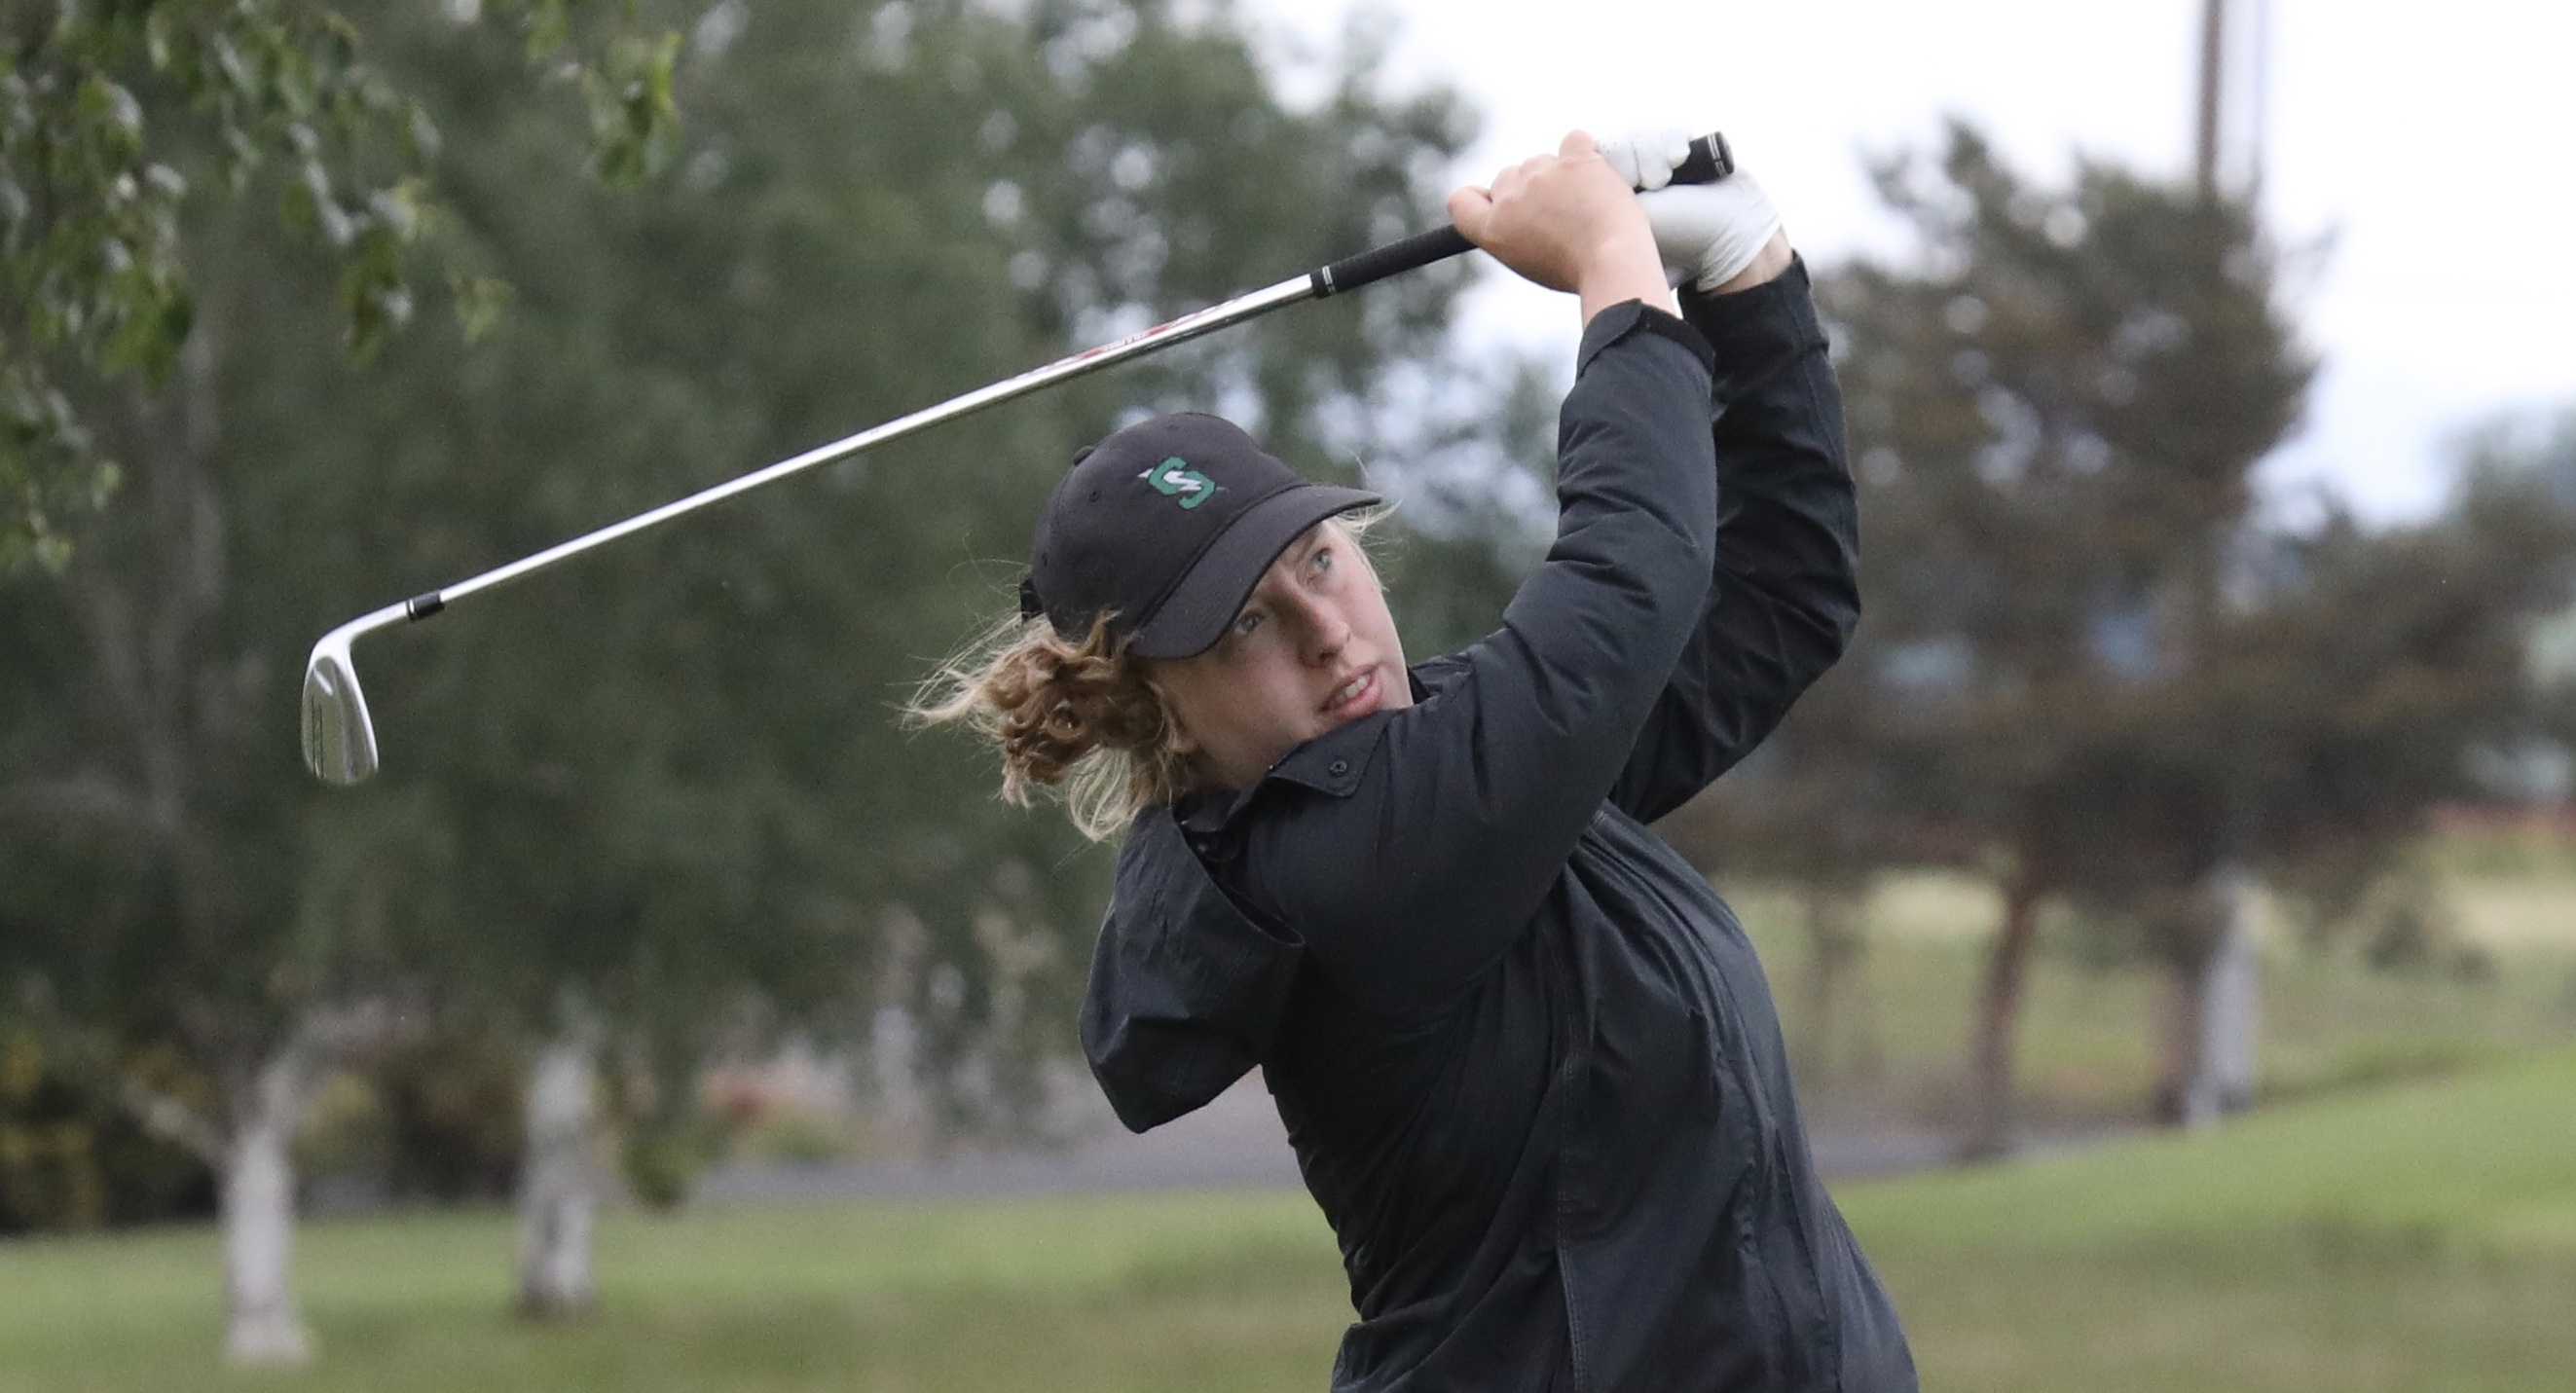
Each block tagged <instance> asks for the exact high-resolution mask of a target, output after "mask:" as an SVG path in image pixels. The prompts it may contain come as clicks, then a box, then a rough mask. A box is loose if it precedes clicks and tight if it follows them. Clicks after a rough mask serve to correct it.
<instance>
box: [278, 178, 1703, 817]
mask: <svg viewBox="0 0 2576 1393" xmlns="http://www.w3.org/2000/svg"><path fill="white" fill-rule="evenodd" d="M1734 169H1735V161H1734V158H1733V155H1732V153H1731V152H1730V151H1729V150H1728V149H1727V145H1726V140H1725V137H1723V136H1721V135H1718V134H1715V133H1711V134H1708V135H1704V136H1701V137H1699V138H1697V139H1695V140H1693V141H1692V142H1691V152H1690V157H1689V159H1688V160H1686V161H1685V162H1684V163H1683V164H1682V165H1681V167H1680V168H1678V169H1676V170H1675V171H1674V172H1673V182H1674V183H1677V184H1706V183H1714V182H1715V181H1717V180H1719V179H1723V178H1725V177H1726V176H1727V175H1728V174H1731V173H1733V172H1734ZM1471 246H1472V244H1471V243H1470V242H1468V240H1467V238H1466V236H1465V234H1463V233H1461V232H1459V231H1458V230H1457V229H1456V228H1454V227H1442V228H1437V229H1434V230H1432V231H1429V232H1422V233H1416V234H1415V235H1413V236H1411V237H1406V238H1402V239H1400V240H1397V241H1393V242H1389V243H1387V244H1385V245H1383V246H1379V247H1373V248H1371V249H1369V250H1367V251H1364V252H1361V253H1359V254H1358V255H1356V256H1350V257H1345V258H1343V259H1342V260H1340V261H1336V262H1332V263H1331V264H1329V265H1325V266H1319V267H1316V268H1315V269H1314V270H1312V271H1309V272H1307V273H1306V274H1304V275H1302V276H1298V277H1295V278H1293V279H1290V280H1284V281H1281V282H1279V283H1278V284H1277V285H1273V286H1270V287H1268V288H1266V289H1262V290H1256V291H1253V292H1251V293H1250V294H1246V295H1240V296H1237V297H1235V298H1234V299H1231V300H1228V301H1225V302H1224V303H1222V304H1218V305H1212V306H1210V307H1208V308H1206V309H1203V310H1197V311H1194V312H1192V313H1190V314H1185V315H1183V316H1181V317H1180V318H1178V319H1175V320H1171V321H1169V322H1167V323H1163V324H1157V325H1155V326H1154V327H1152V328H1150V329H1145V330H1142V331H1139V332H1137V333H1134V334H1130V335H1128V336H1127V337H1125V338H1123V339H1118V340H1115V341H1114V342H1111V343H1106V344H1102V345H1100V346H1098V347H1094V348H1086V349H1084V350H1082V351H1081V352H1079V353H1075V354H1073V355H1071V356H1070V357H1066V358H1060V359H1057V360H1056V361H1055V362H1052V363H1049V364H1047V365H1046V366H1045V367H1041V368H1034V369H1031V370H1030V371H1028V372H1024V373H1021V374H1020V375H1019V376H1017V377H1013V378H1009V379H1006V380H1004V381H1001V382H996V383H992V384H991V385H989V386H984V387H979V388H977V389H975V390H974V391H971V392H968V393H965V394H964V395H962V396H956V397H951V398H949V399H948V400H947V401H944V402H941V403H939V404H938V405H936V406H932V407H927V408H925V409H923V410H920V411H916V412H914V413H912V414H911V415H909V416H905V417H902V418H900V419H897V420H893V421H888V422H886V423H885V424H884V425H880V426H874V427H871V428H869V429H867V430H863V431H861V432H859V433H858V434H856V435H852V436H846V437H844V438H842V439H840V440H835V441H833V442H832V443H830V444H828V445H819V446H816V447H815V448H813V449H811V450H807V451H806V452H804V453H803V454H800V455H796V456H794V457H793V458H789V459H783V460H780V461H779V462H778V463H776V464H773V465H770V466H768V467H767V468H765V469H758V470H754V471H752V472H751V473H748V474H743V475H739V476H737V477H735V478H733V479H730V480H727V481H726V482H724V483H721V484H717V485H715V486H713V487H711V488H707V489H704V490H701V491H699V492H697V493H693V494H690V495H689V496H688V497H686V498H682V499H679V500H677V501H675V502H671V503H665V504H663V505H662V506H661V507H658V508H655V509H653V510H651V511H649V512H644V513H638V514H636V515H635V516H634V517H631V518H628V519H626V520H625V521H623V522H618V523H612V524H610V525H609V526H606V527H602V528H599V529H598V530H596V531H593V532H587V533H584V534H582V535H581V536H578V537H575V538H573V539H572V540H570V541H567V542H560V543H557V544H556V545H554V546H551V547H548V548H546V549H545V550H544V551H541V552H537V553H535V554H534V555H531V556H526V557H522V558H520V559H519V560H517V561H513V562H511V563H509V564H508V565H506V566H501V567H498V568H496V569H493V570H489V571H485V572H484V573H483V574H481V575H479V576H475V577H473V578H472V579H469V580H462V581H458V582H457V583H456V584H454V585H450V586H447V587H446V588H444V589H440V590H432V591H430V592H428V593H427V594H423V595H417V596H414V597H412V598H411V599H408V600H404V601H402V602H400V603H399V604H392V605H387V606H385V607H384V608H383V609H380V610H377V611H375V612H374V613H372V614H367V615H362V616H360V617H359V618H356V619H352V620H350V621H349V622H348V623H346V624H343V625H341V626H340V627H338V628H336V629H333V630H332V631H331V632H329V633H327V634H325V635H323V636H322V641H321V642H319V643H316V644H314V645H313V655H312V657H311V658H309V659H308V660H306V662H305V665H304V699H303V729H304V763H305V766H306V767H307V768H309V769H311V770H312V771H313V773H314V774H315V776H317V777H319V778H320V779H322V780H323V781H324V782H326V783H331V784H338V785H342V786H346V785H350V784H354V783H357V782H359V781H361V780H363V779H365V778H366V777H367V776H369V775H371V774H373V773H375V772H376V764H377V759H376V728H375V722H374V721H373V720H372V719H370V718H369V716H368V714H367V696H366V692H365V690H364V689H363V688H361V687H360V686H359V685H358V670H357V668H356V666H355V665H354V663H353V661H352V659H351V656H350V651H349V650H350V647H351V645H353V644H355V643H356V642H357V641H358V640H359V639H360V638H363V637H365V636H366V635H368V634H371V633H374V632H375V631H376V630H378V629H384V628H390V627H392V626H393V625H396V624H402V623H410V622H415V621H418V620H422V619H427V618H429V617H430V616H431V615H433V614H436V613H438V612H439V611H440V610H443V609H445V608H447V607H448V606H449V605H451V604H454V603H455V602H457V601H458V600H461V599H464V598H465V597H466V596H468V595H471V594H474V593H475V592H476V591H480V590H490V589H492V588H494V587H496V586H499V585H502V584H504V583H506V582H509V581H513V580H517V579H519V578H520V577H522V576H525V575H530V574H533V573H534V572H537V571H541V570H544V569H545V568H546V567H548V566H551V565H554V564H555V563H556V562H558V561H563V560H567V559H569V558H571V557H574V556H578V555H580V554H581V553H583V552H585V551H589V550H590V549H591V548H593V547H597V546H604V545H606V544H607V543H609V542H613V541H616V540H617V539H618V538H620V537H624V536H627V535H629V534H632V533H636V532H641V531H643V530H645V529H646V528H648V527H655V526H659V525H660V524H662V523H665V522H669V521H671V520H673V519H675V518H679V517H684V516H686V515H688V514H690V513H694V512H696V511H697V510H699V509H700V508H704V507H706V506H708V505H709V504H712V503H719V502H722V501H723V500H725V499H728V498H731V497H733V496H734V495H735V494H738V493H748V492H750V491H751V490H753V489H756V488H759V487H760V486H761V485H763V484H766V483H770V482H772V481H775V480H778V479H783V478H785V477H787V476H788V475H790V474H795V473H798V472H800V471H803V470H807V469H811V468H813V467H814V466H816V465H820V464H828V463H831V462H832V461H834V460H839V459H846V458H848V457H849V456H852V455H855V454H858V453H859V452H861V451H863V450H867V449H870V448H872V447H874V446H878V445H882V444H885V443H886V442H887V441H890V440H899V439H902V438H903V437H904V436H907V435H911V434H913V433H914V432H916V431H920V430H924V429H926V428H928V427H931V426H935V425H938V424H939V423H940V422H942V421H953V420H955V419H957V418H958V417H961V416H965V415H968V414H969V413H972V412H976V411H980V410H982V409H984V408H985V407H988V406H992V405H995V404H997V403H1000V402H1006V401H1009V400H1011V399H1012V398H1014V397H1021V396H1026V395H1028V394H1029V393H1031V392H1034V391H1037V390H1038V389H1039V388H1041V387H1048V386H1052V385H1054V384H1055V383H1058V382H1062V381H1065V380H1066V379H1068V378H1073V377H1078V376H1081V375H1082V374H1084V373H1088V372H1096V371H1098V370H1099V369H1101V368H1105V367H1108V366H1110V365H1111V364H1114V363H1123V362H1126V361H1127V360H1129V359H1131V358H1139V357H1142V356H1144V355H1145V354H1148V353H1152V352H1154V351H1156V350H1157V349H1162V348H1168V347H1170V346H1171V345H1173V344H1176V343H1182V342H1186V341H1187V340H1190V339H1194V338H1197V337H1199V336H1200V335H1202V334H1208V333H1213V332H1215V331H1216V330H1218V329H1223V328H1225V327H1227V326H1229V325H1233V324H1239V323H1241V322H1243V321H1244V320H1247V319H1251V318H1253V317H1254V316H1256V315H1261V314H1266V313H1268V312H1269V311H1271V310H1275V309H1278V308H1279V307H1280V306H1282V305H1291V304H1295V303H1297V302H1298V301H1301V300H1320V299H1323V298H1324V297H1326V296H1329V295H1335V294H1339V293H1341V292H1344V291H1350V290H1357V289H1359V288H1360V287H1362V286H1364V285H1368V284H1370V283H1371V282H1373V281H1380V280H1384V279H1386V278H1387V277H1389V276H1397V275H1402V274H1403V273H1405V272H1407V271H1411V270H1415V269H1418V268H1420V267H1423V266H1428V265H1430V264H1432V263H1433V262H1435V261H1444V260H1447V259H1448V258H1450V257H1453V256H1456V255H1458V254H1459V253H1461V252H1464V251H1467V250H1469V249H1470V248H1471Z"/></svg>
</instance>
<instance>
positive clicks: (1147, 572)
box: [1020, 411, 1379, 658]
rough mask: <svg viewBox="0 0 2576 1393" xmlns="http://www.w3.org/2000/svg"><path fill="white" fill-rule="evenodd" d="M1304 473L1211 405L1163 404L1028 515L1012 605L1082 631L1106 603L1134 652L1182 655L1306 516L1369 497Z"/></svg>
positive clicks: (1311, 521) (1092, 453) (1213, 627)
mask: <svg viewBox="0 0 2576 1393" xmlns="http://www.w3.org/2000/svg"><path fill="white" fill-rule="evenodd" d="M1378 501H1379V498H1378V496H1377V495H1376V494H1374V493H1370V492H1368V491H1367V490H1365V489H1352V488H1338V487H1335V486H1333V485H1330V484H1314V483H1308V482H1307V481H1306V480H1304V479H1302V478H1300V477H1298V474H1297V471H1296V470H1293V469H1291V468H1289V467H1288V466H1287V465H1285V464H1282V463H1280V462H1279V461H1278V460H1277V459H1276V458H1273V457H1272V456H1271V455H1270V454H1268V453H1267V452H1265V451H1264V450H1263V449H1262V448H1261V446H1260V445H1259V444H1258V443H1257V442H1255V441H1254V440H1253V438H1252V437H1251V436H1249V435H1246V434H1244V432H1243V429H1242V428H1241V427H1239V426H1237V425H1235V424H1234V423H1233V422H1231V421H1228V420H1225V419H1223V418H1222V417H1217V416H1209V415H1205V414H1203V413H1200V412H1195V411H1183V412H1174V413H1171V414H1169V415H1163V416H1156V417H1153V418H1151V419H1148V420H1144V421H1139V422H1137V423H1136V424H1134V425H1132V426H1128V427H1126V428H1125V429H1123V430H1119V431H1114V432H1112V433H1111V434H1110V435H1109V436H1108V437H1107V438H1105V439H1103V440H1102V441H1101V442H1100V443H1099V444H1097V445H1093V446H1091V447H1089V448H1087V449H1085V450H1083V451H1082V452H1081V453H1079V454H1077V455H1075V456H1074V463H1073V468H1072V469H1071V470H1070V471H1068V472H1067V473H1066V474H1065V476H1064V478H1063V479H1062V480H1060V481H1059V482H1058V483H1057V484H1056V486H1055V493H1054V495H1053V496H1052V497H1050V498H1048V499H1047V506H1046V511H1045V512H1044V513H1042V514H1040V515H1039V517H1038V529H1037V537H1036V540H1035V541H1034V542H1033V543H1032V544H1031V546H1030V548H1029V574H1028V578H1027V579H1026V580H1023V581H1021V582H1020V615H1021V617H1022V618H1024V619H1035V618H1036V617H1038V616H1039V615H1041V614H1043V615H1045V616H1046V618H1047V622H1049V623H1051V624H1053V625H1054V626H1055V631H1056V633H1057V634H1059V635H1061V636H1062V637H1064V638H1066V639H1068V640H1074V641H1079V640H1080V639H1081V638H1082V637H1083V636H1084V635H1086V634H1088V633H1089V632H1090V631H1091V625H1092V622H1093V621H1094V620H1095V619H1097V618H1098V617H1099V615H1100V614H1101V612H1102V611H1104V610H1105V611H1109V612H1110V614H1111V618H1110V621H1109V623H1110V632H1111V633H1112V634H1114V635H1117V636H1119V637H1122V638H1124V639H1126V640H1127V651H1128V652H1130V653H1133V654H1135V655H1136V656H1138V657H1142V658H1187V657H1192V656H1195V655H1197V654H1200V653H1204V652H1206V651H1207V650H1208V649H1209V648H1211V647H1214V646H1215V644H1216V641H1217V640H1218V639H1220V638H1222V637H1224V636H1225V628H1226V626H1227V625H1228V624H1231V623H1233V622H1234V616H1235V614H1236V612H1237V611H1239V610H1241V609H1242V608H1243V602H1244V601H1245V600H1246V599H1248V598H1250V596H1251V594H1252V590H1253V587H1254V586H1256V585H1259V584H1260V583H1261V576H1262V573H1263V572H1265V571H1268V570H1269V569H1270V563H1271V562H1273V561H1276V560H1278V559H1279V553H1281V552H1283V551H1286V550H1287V549H1288V544H1289V543H1291V542H1293V541H1295V540H1297V538H1299V537H1300V536H1302V535H1304V534H1305V531H1306V529H1307V528H1310V527H1312V526H1314V525H1315V524H1317V523H1319V522H1322V521H1323V520H1324V519H1326V518H1329V517H1332V516H1334V515H1336V514H1339V513H1347V512H1349V511H1350V510H1352V509H1353V508H1363V507H1366V506H1368V505H1369V504H1371V503H1375V502H1378Z"/></svg>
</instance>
